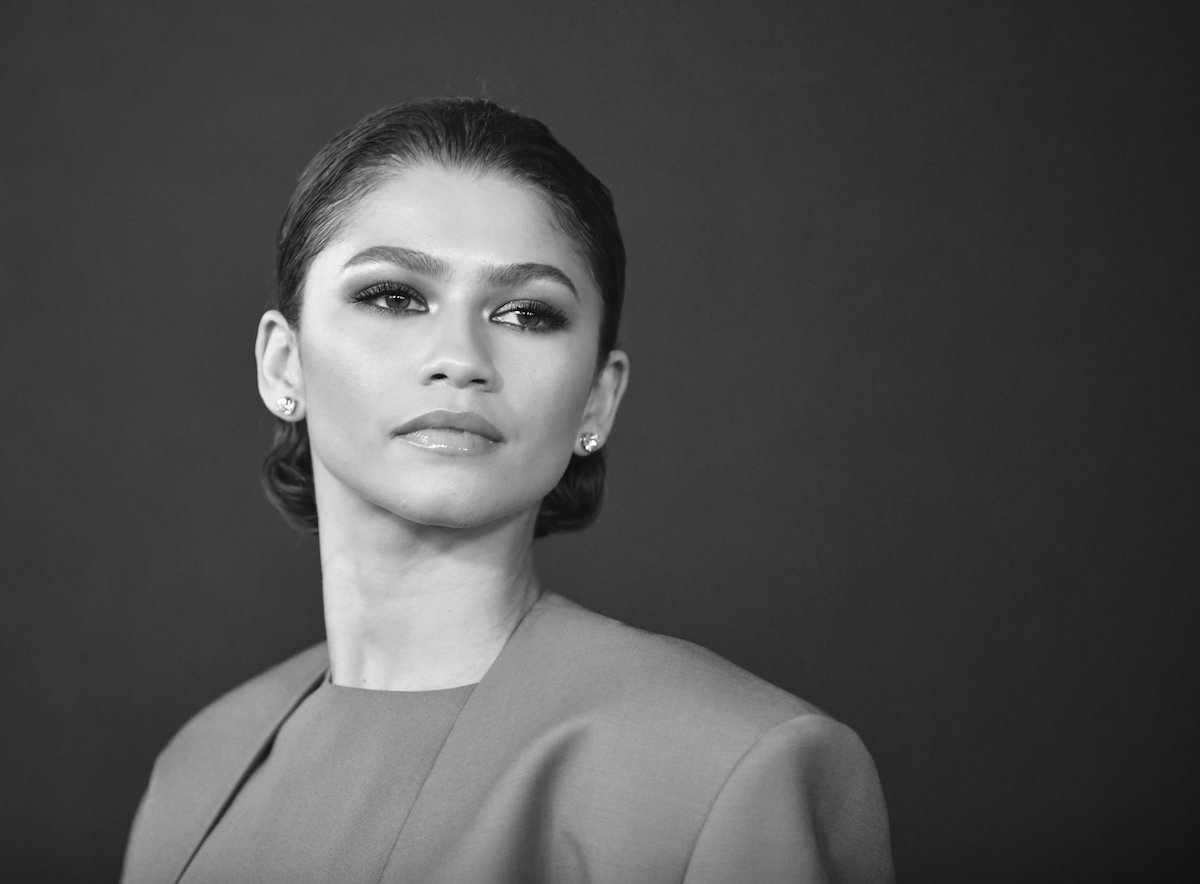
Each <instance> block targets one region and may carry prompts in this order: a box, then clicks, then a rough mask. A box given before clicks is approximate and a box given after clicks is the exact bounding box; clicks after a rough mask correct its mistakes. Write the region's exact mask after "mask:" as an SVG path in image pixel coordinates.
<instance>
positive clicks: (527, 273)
mask: <svg viewBox="0 0 1200 884" xmlns="http://www.w3.org/2000/svg"><path fill="white" fill-rule="evenodd" d="M363 264H395V265H397V266H399V267H403V268H404V269H405V270H410V271H412V272H413V273H419V274H421V275H422V276H430V277H433V278H434V279H446V278H447V277H449V276H450V274H451V268H450V265H449V264H447V263H446V262H445V261H443V260H442V259H441V258H436V257H434V256H433V255H430V254H428V253H426V252H422V251H418V250H417V249H406V248H404V247H403V246H372V247H371V248H369V249H363V250H362V251H361V252H359V253H358V254H357V255H355V256H354V257H353V258H351V259H350V260H349V261H347V262H346V263H345V264H344V265H343V266H342V270H349V269H350V268H351V267H358V266H360V265H363ZM480 277H481V278H483V279H485V280H487V282H488V283H489V284H490V285H494V286H497V287H500V288H512V287H514V286H519V285H524V284H525V283H530V282H538V281H540V280H546V281H549V282H556V283H558V284H559V285H561V286H564V287H565V288H566V289H567V290H568V291H569V292H570V293H571V294H572V295H574V296H575V299H576V300H578V299H579V292H578V291H577V290H576V288H575V283H573V282H571V278H570V277H569V276H567V274H565V273H563V272H562V271H561V270H559V269H558V268H557V267H555V266H554V265H553V264H539V263H538V262H536V261H524V262H521V263H519V264H500V265H489V266H487V267H484V268H483V271H482V272H481V273H480Z"/></svg>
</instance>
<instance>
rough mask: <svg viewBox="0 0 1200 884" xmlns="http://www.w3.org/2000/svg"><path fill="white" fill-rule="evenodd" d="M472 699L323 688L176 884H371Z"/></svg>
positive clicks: (461, 692)
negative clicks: (320, 883) (314, 883)
mask: <svg viewBox="0 0 1200 884" xmlns="http://www.w3.org/2000/svg"><path fill="white" fill-rule="evenodd" d="M472 687H473V686H469V687H465V688H453V689H451V690H445V691H419V692H404V691H367V690H356V689H354V688H345V687H337V686H334V685H332V684H330V683H328V681H325V682H323V683H322V684H321V686H320V687H319V688H318V689H317V690H316V691H314V692H313V693H312V694H310V695H309V696H308V698H307V699H305V701H304V702H303V703H301V704H300V705H299V706H298V707H297V708H296V710H295V711H294V712H293V713H292V714H291V715H290V716H289V717H288V719H287V720H286V721H285V722H284V723H283V725H282V727H280V729H279V733H278V735H277V736H276V738H275V740H274V742H273V743H272V746H271V749H270V752H269V753H268V754H267V756H266V757H265V758H264V759H263V760H262V762H261V763H260V764H259V766H258V768H257V769H256V770H255V771H254V772H253V773H252V774H251V775H250V777H249V778H248V779H247V781H246V783H245V784H244V785H243V786H242V788H241V789H240V790H239V792H238V794H237V795H236V796H235V797H234V798H233V801H232V803H231V804H230V806H229V807H228V809H227V810H226V811H225V813H224V814H223V815H222V816H221V819H220V821H219V822H218V823H217V824H216V826H215V827H214V828H213V830H212V832H211V833H210V834H209V836H208V837H207V838H206V839H205V841H204V843H203V844H202V845H201V846H200V849H199V850H198V851H197V853H196V856H195V857H194V858H193V859H192V862H191V863H190V864H189V865H188V867H187V871H186V872H185V873H184V875H183V878H182V879H181V880H182V882H183V884H229V882H230V881H239V882H260V884H291V882H295V881H303V880H325V881H338V882H340V884H356V882H363V884H368V882H369V884H375V882H377V881H378V880H379V875H380V873H381V872H382V871H383V867H384V864H385V863H386V862H387V859H388V855H389V854H390V853H391V850H392V847H393V845H394V844H395V841H396V834H397V833H398V832H399V831H400V830H401V828H402V827H403V824H404V819H405V817H407V815H408V812H409V810H411V808H412V805H413V802H414V801H416V798H417V793H418V792H419V791H420V788H421V785H422V784H423V783H424V782H425V777H426V775H427V774H428V773H429V770H430V768H432V767H433V763H434V759H436V758H437V754H438V752H439V751H440V750H441V748H442V743H443V742H445V739H446V735H447V734H449V733H450V728H451V727H452V726H453V724H454V719H455V718H457V716H458V713H459V711H460V710H461V709H462V706H463V704H464V703H465V702H466V701H467V697H468V696H469V695H470V693H471V689H472Z"/></svg>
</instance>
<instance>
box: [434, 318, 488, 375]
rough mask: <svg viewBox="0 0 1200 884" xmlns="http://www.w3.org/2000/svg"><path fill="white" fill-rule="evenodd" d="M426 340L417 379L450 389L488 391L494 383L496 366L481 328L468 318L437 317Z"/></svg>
mask: <svg viewBox="0 0 1200 884" xmlns="http://www.w3.org/2000/svg"><path fill="white" fill-rule="evenodd" d="M439 318H440V319H442V320H443V321H442V322H435V323H434V326H436V329H435V331H434V333H433V337H432V339H431V341H430V347H429V351H428V354H427V356H426V359H425V362H424V364H423V365H422V367H421V380H422V382H423V383H426V384H438V383H444V384H449V385H450V386H453V387H471V386H476V387H481V388H483V389H491V388H492V387H494V386H495V383H496V367H495V365H493V364H492V359H491V354H490V353H489V352H488V348H487V342H486V339H485V337H486V336H485V335H484V334H483V331H484V330H483V329H481V328H476V325H477V322H478V321H476V322H472V321H471V319H470V318H468V317H453V316H444V317H439Z"/></svg>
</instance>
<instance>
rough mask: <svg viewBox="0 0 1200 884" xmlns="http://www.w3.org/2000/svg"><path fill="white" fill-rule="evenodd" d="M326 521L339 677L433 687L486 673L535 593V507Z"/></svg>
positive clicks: (337, 680)
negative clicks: (441, 524) (436, 517)
mask: <svg viewBox="0 0 1200 884" xmlns="http://www.w3.org/2000/svg"><path fill="white" fill-rule="evenodd" d="M338 515H341V516H343V518H332V519H328V520H327V519H326V518H325V513H324V512H322V519H321V528H320V546H321V570H322V585H323V589H324V598H325V630H326V637H327V639H328V642H329V662H330V669H331V673H332V678H333V683H334V684H337V685H343V686H346V687H357V688H370V689H374V690H391V691H429V690H440V689H443V688H451V687H457V686H459V685H467V684H474V683H475V682H477V681H479V680H480V679H481V678H482V677H483V675H484V673H486V672H487V670H488V668H489V667H490V666H491V665H492V663H493V662H494V661H495V659H496V657H497V656H499V654H500V651H501V649H502V648H503V647H504V644H505V642H506V641H507V640H508V637H509V636H510V635H511V634H512V631H513V630H514V629H515V628H516V626H517V624H518V623H519V622H520V621H521V618H522V617H523V616H524V615H525V612H526V611H528V610H529V608H530V606H532V605H533V603H534V602H535V601H536V600H537V598H538V594H539V589H538V582H537V576H536V574H535V572H534V567H533V555H532V547H531V545H532V537H533V530H532V528H533V526H532V520H533V516H534V514H528V515H524V516H521V517H519V518H517V519H514V520H511V521H507V522H501V523H498V524H495V525H492V526H488V527H487V528H485V529H468V530H455V529H445V528H430V527H427V526H421V525H414V524H412V523H408V522H404V521H403V520H399V519H397V518H395V517H394V516H391V515H390V514H385V513H382V512H379V511H376V512H375V513H373V514H370V515H366V514H363V513H362V512H361V511H360V512H359V513H357V514H356V517H355V518H350V519H346V518H344V516H345V515H348V514H345V513H343V514H338Z"/></svg>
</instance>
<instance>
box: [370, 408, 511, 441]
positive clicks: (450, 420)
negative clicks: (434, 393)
mask: <svg viewBox="0 0 1200 884" xmlns="http://www.w3.org/2000/svg"><path fill="white" fill-rule="evenodd" d="M445 431H449V432H445ZM418 434H419V435H422V436H424V437H427V438H429V439H436V440H439V441H438V445H437V446H431V445H427V446H424V447H440V445H441V444H442V443H450V442H453V440H454V438H456V437H457V436H467V435H473V436H478V437H481V438H482V439H483V440H484V441H487V442H503V441H504V436H503V435H502V434H501V432H500V431H499V430H498V429H496V425H495V424H493V423H492V422H491V421H489V420H488V419H487V418H485V417H483V416H482V415H479V414H476V413H475V412H473V411H446V410H445V409H438V410H437V411H427V412H425V414H421V415H417V416H416V417H414V418H413V419H412V420H410V421H407V422H405V423H403V424H401V425H400V426H399V427H397V428H396V429H395V430H393V431H392V435H393V436H406V437H407V436H416V435H418ZM409 441H415V440H414V439H410V440H409Z"/></svg>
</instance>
